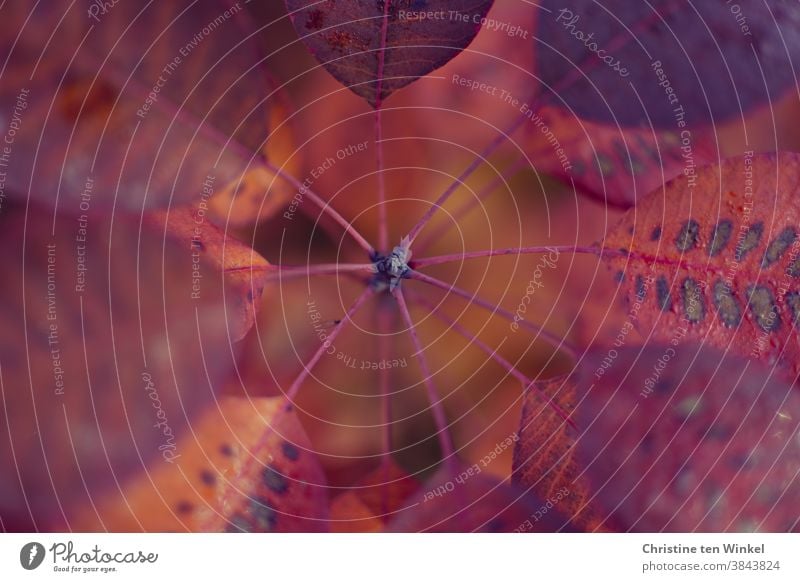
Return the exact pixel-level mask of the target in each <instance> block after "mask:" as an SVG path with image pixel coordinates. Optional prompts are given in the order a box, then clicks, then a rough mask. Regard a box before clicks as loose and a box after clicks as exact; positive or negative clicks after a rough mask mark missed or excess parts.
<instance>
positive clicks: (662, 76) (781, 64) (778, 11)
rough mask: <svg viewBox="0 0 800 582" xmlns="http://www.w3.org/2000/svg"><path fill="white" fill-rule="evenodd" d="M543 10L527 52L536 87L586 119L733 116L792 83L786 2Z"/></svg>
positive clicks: (613, 4) (677, 123) (794, 27)
mask: <svg viewBox="0 0 800 582" xmlns="http://www.w3.org/2000/svg"><path fill="white" fill-rule="evenodd" d="M542 7H543V9H542V12H541V14H540V18H539V22H538V28H537V35H538V38H537V42H536V43H535V46H534V51H535V54H536V56H537V61H538V65H539V74H540V76H541V79H542V81H543V83H544V84H545V85H546V86H548V87H549V90H548V89H543V91H544V92H545V94H548V95H550V94H551V91H555V93H556V96H555V98H554V99H553V103H554V104H562V105H567V106H569V107H570V108H572V110H573V112H574V113H575V114H577V115H579V116H581V117H585V118H587V119H593V120H598V121H610V122H614V123H620V124H623V125H640V124H643V125H649V123H652V124H653V125H655V126H657V127H662V128H665V129H679V130H680V129H683V126H682V125H681V123H685V124H686V125H687V126H688V125H697V124H704V123H710V122H712V121H714V122H717V123H718V122H719V121H721V120H722V119H725V118H731V117H736V116H740V115H741V112H742V111H744V112H747V111H749V110H750V109H752V108H754V107H756V106H758V105H759V104H762V103H768V102H769V101H770V100H771V98H773V99H774V97H775V96H776V95H778V94H779V93H780V92H781V91H782V90H784V89H788V88H789V87H791V86H793V85H794V82H795V80H794V73H793V66H792V63H793V62H794V61H795V60H796V59H797V58H798V57H799V56H800V11H798V10H797V9H796V7H794V6H791V5H790V4H789V3H786V2H780V1H777V0H766V1H765V0H758V1H755V0H753V1H747V0H744V1H740V2H736V3H730V2H727V3H726V2H686V1H683V0H680V1H679V0H655V1H651V2H628V1H625V0H603V1H601V2H596V1H594V0H574V1H572V2H568V3H564V2H560V1H559V2H556V1H555V0H545V1H544V2H543V3H542ZM762 75H763V76H762ZM565 79H568V80H565ZM559 87H561V88H559Z"/></svg>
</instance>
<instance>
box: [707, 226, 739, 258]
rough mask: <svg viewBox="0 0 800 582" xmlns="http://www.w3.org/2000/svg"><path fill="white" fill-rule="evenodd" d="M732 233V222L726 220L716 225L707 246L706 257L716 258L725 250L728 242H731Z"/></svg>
mask: <svg viewBox="0 0 800 582" xmlns="http://www.w3.org/2000/svg"><path fill="white" fill-rule="evenodd" d="M732 232H733V222H731V221H730V220H728V219H727V218H726V219H724V220H720V221H719V222H718V223H717V225H716V226H715V227H714V230H713V231H712V233H711V244H710V245H708V255H709V256H710V257H716V256H717V255H718V254H720V253H721V252H722V251H724V250H725V247H727V246H728V242H729V241H730V240H731V233H732Z"/></svg>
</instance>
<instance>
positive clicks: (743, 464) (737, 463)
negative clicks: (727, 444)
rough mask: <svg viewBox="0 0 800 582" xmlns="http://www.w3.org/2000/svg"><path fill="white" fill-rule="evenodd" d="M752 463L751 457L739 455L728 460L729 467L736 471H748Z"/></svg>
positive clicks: (734, 455)
mask: <svg viewBox="0 0 800 582" xmlns="http://www.w3.org/2000/svg"><path fill="white" fill-rule="evenodd" d="M750 461H751V457H750V456H749V455H745V454H744V453H737V454H733V455H731V456H730V458H729V459H728V466H729V467H730V468H731V469H732V470H734V471H739V470H742V469H747V466H748V465H750Z"/></svg>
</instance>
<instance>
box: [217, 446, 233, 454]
mask: <svg viewBox="0 0 800 582" xmlns="http://www.w3.org/2000/svg"><path fill="white" fill-rule="evenodd" d="M219 452H220V453H222V454H223V455H224V456H226V457H232V456H233V447H232V446H230V445H229V444H228V443H222V444H221V445H220V446H219Z"/></svg>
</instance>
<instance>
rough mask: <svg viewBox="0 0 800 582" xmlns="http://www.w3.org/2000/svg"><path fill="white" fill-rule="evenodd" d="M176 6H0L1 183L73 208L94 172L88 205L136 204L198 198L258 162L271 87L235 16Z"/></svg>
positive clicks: (211, 5)
mask: <svg viewBox="0 0 800 582" xmlns="http://www.w3.org/2000/svg"><path fill="white" fill-rule="evenodd" d="M179 4H181V3H175V2H155V3H151V4H149V5H147V6H144V5H141V4H138V3H135V2H119V3H116V4H114V5H113V6H109V7H106V8H103V9H102V10H100V9H99V7H100V6H101V3H97V4H93V5H91V7H90V8H89V10H88V13H87V9H86V6H87V4H86V3H82V2H76V3H73V4H71V5H70V4H69V3H66V2H58V1H55V0H45V1H42V2H38V3H37V4H36V5H35V6H33V5H28V4H24V5H19V6H20V8H18V9H16V10H15V9H14V8H9V7H8V5H7V4H6V5H4V7H3V9H2V10H0V39H2V40H0V46H2V48H0V54H1V55H2V56H3V62H4V63H6V65H5V69H4V71H3V84H2V88H0V108H2V110H3V111H6V112H9V115H14V116H15V123H17V125H18V128H17V131H16V132H15V134H14V136H13V139H14V143H13V145H12V148H11V153H10V157H11V160H12V162H13V167H12V168H11V170H10V171H9V175H8V179H7V185H8V186H9V187H10V188H14V189H15V190H17V191H18V192H20V193H22V194H23V195H24V194H25V193H27V192H28V190H29V188H30V184H35V185H36V189H35V191H33V192H31V193H32V195H35V196H37V197H43V198H46V199H47V200H58V201H59V203H60V204H61V206H62V207H63V208H66V209H69V210H71V211H72V210H74V211H76V212H77V210H78V208H79V205H80V204H81V201H82V199H81V198H80V197H79V196H80V194H81V193H82V192H84V190H85V189H86V188H88V186H87V183H88V182H89V181H90V180H91V181H92V182H93V185H92V188H91V191H90V195H91V200H90V204H91V206H92V207H93V208H97V207H98V206H101V205H102V206H105V207H111V206H112V205H113V204H114V203H115V202H116V203H117V205H119V204H122V205H124V206H126V207H127V208H133V209H137V210H138V209H140V208H141V207H142V206H143V205H146V206H162V207H163V206H168V205H170V204H171V203H175V202H180V201H186V200H188V199H190V198H193V197H196V195H197V194H198V192H200V191H201V189H204V190H207V191H204V192H203V195H204V196H205V197H206V198H207V197H208V196H209V195H210V194H211V192H212V191H213V190H215V189H220V188H222V187H224V186H225V185H226V184H227V183H228V182H229V181H231V180H233V179H234V178H238V177H239V176H240V175H241V174H242V172H243V171H244V170H245V169H246V168H247V167H248V166H249V165H250V164H251V163H252V162H253V160H254V159H257V157H258V152H259V151H260V150H261V148H262V146H263V142H264V139H265V137H266V128H267V113H266V103H267V100H268V99H269V97H270V91H269V87H268V85H267V82H266V77H265V74H264V71H263V70H261V68H260V67H258V66H253V61H254V59H255V57H256V56H257V55H258V52H257V51H258V48H257V46H258V45H257V40H256V39H255V37H249V32H247V21H246V17H245V12H244V11H243V9H242V8H241V7H240V6H239V5H236V6H234V7H227V6H226V4H224V3H222V2H199V3H194V4H192V5H191V6H188V7H187V6H181V5H179ZM106 6H107V5H106ZM95 8H98V10H94V9H95ZM62 18H63V20H62ZM243 27H244V28H243ZM243 33H244V34H243ZM243 39H244V40H243ZM6 58H8V59H9V60H8V61H6V60H5V59H6ZM26 197H27V196H26ZM82 211H83V210H82Z"/></svg>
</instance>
